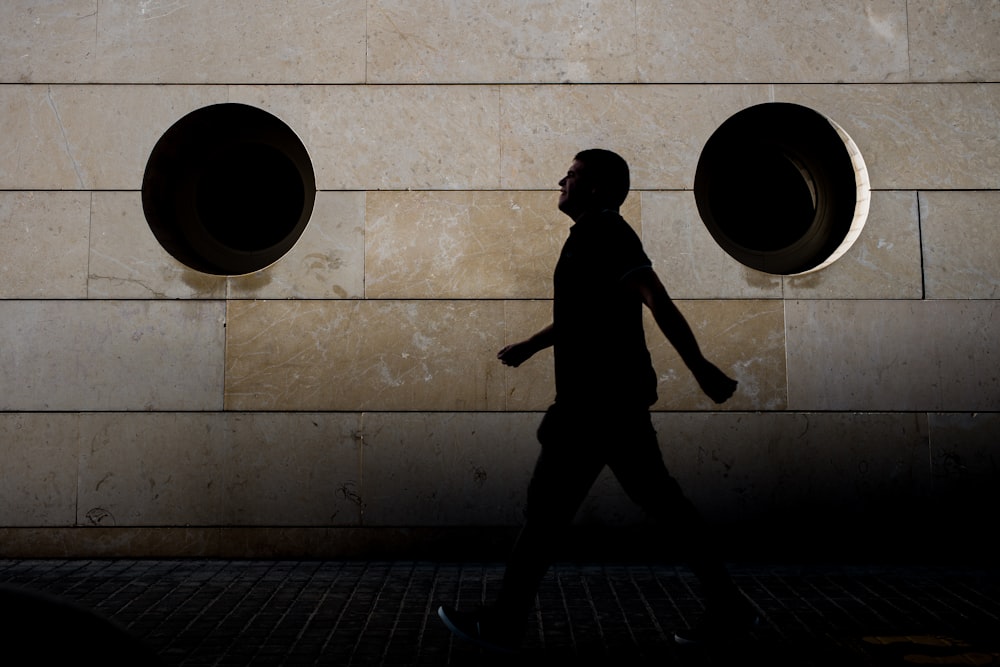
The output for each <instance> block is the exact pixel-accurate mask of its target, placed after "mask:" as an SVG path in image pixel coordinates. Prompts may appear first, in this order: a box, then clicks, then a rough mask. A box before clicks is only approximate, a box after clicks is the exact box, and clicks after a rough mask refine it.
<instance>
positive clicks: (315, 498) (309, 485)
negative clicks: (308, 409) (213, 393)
mask: <svg viewBox="0 0 1000 667" xmlns="http://www.w3.org/2000/svg"><path fill="white" fill-rule="evenodd" d="M226 423H227V425H228V428H229V431H230V437H231V442H232V452H231V454H230V462H229V464H228V466H227V470H226V474H225V477H224V479H225V484H226V495H225V511H224V513H223V515H222V516H221V517H220V518H219V521H222V522H225V523H226V524H234V525H244V526H329V525H359V523H360V521H361V511H362V496H361V494H362V486H361V483H362V470H361V452H360V446H361V442H362V434H361V432H360V426H361V416H360V415H358V414H356V413H324V414H308V413H291V414H290V413H261V414H254V413H245V414H232V415H228V416H227V419H226Z"/></svg>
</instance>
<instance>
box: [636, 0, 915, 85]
mask: <svg viewBox="0 0 1000 667" xmlns="http://www.w3.org/2000/svg"><path fill="white" fill-rule="evenodd" d="M906 5H907V3H906V0H871V1H866V2H842V3H831V2H825V1H824V0H778V1H777V2H767V3H756V2H728V1H727V0H713V1H711V2H660V1H659V0H637V2H636V26H637V31H638V35H637V46H636V48H637V50H638V56H637V59H638V62H639V81H643V82H688V83H697V82H702V81H716V82H747V81H775V82H777V81H788V82H817V83H819V82H838V81H871V82H884V81H906V80H907V75H908V62H907V34H906V19H907V14H906Z"/></svg>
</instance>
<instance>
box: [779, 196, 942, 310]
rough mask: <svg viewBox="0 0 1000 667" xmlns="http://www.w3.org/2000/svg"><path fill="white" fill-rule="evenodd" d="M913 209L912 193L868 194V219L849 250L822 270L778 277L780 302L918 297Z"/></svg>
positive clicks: (916, 227)
mask: <svg viewBox="0 0 1000 667" xmlns="http://www.w3.org/2000/svg"><path fill="white" fill-rule="evenodd" d="M917 209H918V205H917V196H916V194H915V193H913V192H873V193H872V198H871V209H870V212H869V214H868V221H867V222H866V223H865V227H864V229H863V230H862V232H861V236H860V237H859V238H858V240H857V241H855V242H854V245H853V246H851V248H850V250H848V251H847V253H845V254H844V255H843V256H842V257H840V259H838V260H837V261H835V262H834V263H833V264H831V265H830V266H827V267H826V268H824V269H821V270H819V271H814V272H812V273H809V274H806V275H803V276H786V277H784V278H782V281H783V283H784V295H785V298H796V299H919V298H921V297H922V296H923V284H922V277H921V271H920V262H921V259H920V219H921V218H920V215H919V213H918V211H917ZM925 257H926V255H925Z"/></svg>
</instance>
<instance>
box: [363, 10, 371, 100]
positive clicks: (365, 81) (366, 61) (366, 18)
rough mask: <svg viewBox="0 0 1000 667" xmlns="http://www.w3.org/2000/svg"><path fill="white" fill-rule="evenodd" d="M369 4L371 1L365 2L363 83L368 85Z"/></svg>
mask: <svg viewBox="0 0 1000 667" xmlns="http://www.w3.org/2000/svg"><path fill="white" fill-rule="evenodd" d="M370 6H371V3H369V2H366V3H365V74H364V83H365V85H368V62H369V60H370V59H371V36H370V35H369V34H368V8H369V7H370Z"/></svg>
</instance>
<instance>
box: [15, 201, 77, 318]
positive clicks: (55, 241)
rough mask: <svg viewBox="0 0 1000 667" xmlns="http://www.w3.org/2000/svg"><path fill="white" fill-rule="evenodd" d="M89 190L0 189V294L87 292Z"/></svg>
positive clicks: (48, 295) (22, 296) (49, 295)
mask: <svg viewBox="0 0 1000 667" xmlns="http://www.w3.org/2000/svg"><path fill="white" fill-rule="evenodd" d="M89 230H90V193H88V192H0V238H2V239H3V243H2V244H0V298H3V299H48V298H65V299H69V298H84V297H86V296H87V279H86V275H87V239H88V236H89V233H90V231H89Z"/></svg>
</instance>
